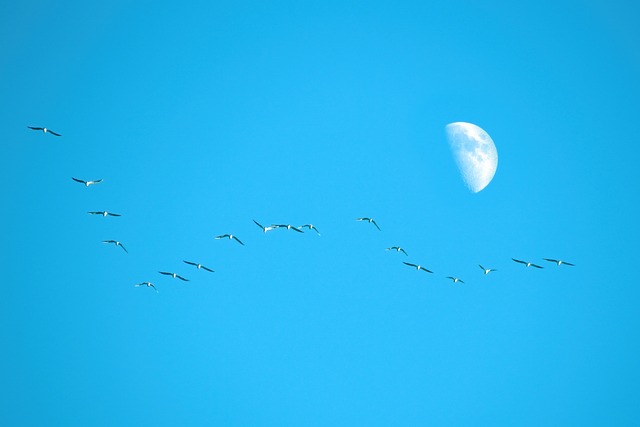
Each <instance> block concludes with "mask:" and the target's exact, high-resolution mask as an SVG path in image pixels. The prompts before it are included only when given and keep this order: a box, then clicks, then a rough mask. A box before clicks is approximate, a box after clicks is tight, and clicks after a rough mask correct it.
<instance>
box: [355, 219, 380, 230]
mask: <svg viewBox="0 0 640 427" xmlns="http://www.w3.org/2000/svg"><path fill="white" fill-rule="evenodd" d="M356 221H367V222H369V223H372V224H373V225H375V226H376V228H377V229H378V230H380V227H379V226H378V223H377V222H376V221H375V220H374V219H373V218H356ZM380 231H382V230H380Z"/></svg>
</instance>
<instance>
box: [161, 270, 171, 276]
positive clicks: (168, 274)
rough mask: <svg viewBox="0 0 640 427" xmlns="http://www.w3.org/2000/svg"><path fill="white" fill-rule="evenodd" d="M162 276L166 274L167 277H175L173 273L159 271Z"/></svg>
mask: <svg viewBox="0 0 640 427" xmlns="http://www.w3.org/2000/svg"><path fill="white" fill-rule="evenodd" d="M158 273H160V274H164V275H165V276H173V273H168V272H166V271H158Z"/></svg>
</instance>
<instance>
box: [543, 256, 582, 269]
mask: <svg viewBox="0 0 640 427" xmlns="http://www.w3.org/2000/svg"><path fill="white" fill-rule="evenodd" d="M542 259H543V260H545V261H549V262H555V263H556V265H557V266H558V267H560V266H561V265H570V266H571V267H575V264H571V263H570V262H567V261H562V260H560V259H551V258H542Z"/></svg>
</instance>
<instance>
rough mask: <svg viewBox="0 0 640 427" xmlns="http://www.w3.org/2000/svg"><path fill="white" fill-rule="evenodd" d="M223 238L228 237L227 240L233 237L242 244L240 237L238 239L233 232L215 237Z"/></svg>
mask: <svg viewBox="0 0 640 427" xmlns="http://www.w3.org/2000/svg"><path fill="white" fill-rule="evenodd" d="M225 238H228V239H229V240H231V239H233V240H235V241H236V242H238V243H240V244H241V245H242V246H244V243H242V242H241V241H240V239H238V238H237V237H236V236H234V235H233V234H221V235H220V236H216V239H225Z"/></svg>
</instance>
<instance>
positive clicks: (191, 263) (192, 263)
mask: <svg viewBox="0 0 640 427" xmlns="http://www.w3.org/2000/svg"><path fill="white" fill-rule="evenodd" d="M182 262H184V263H186V264H189V265H195V266H196V267H197V266H198V264H197V263H195V262H190V261H184V260H183V261H182Z"/></svg>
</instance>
